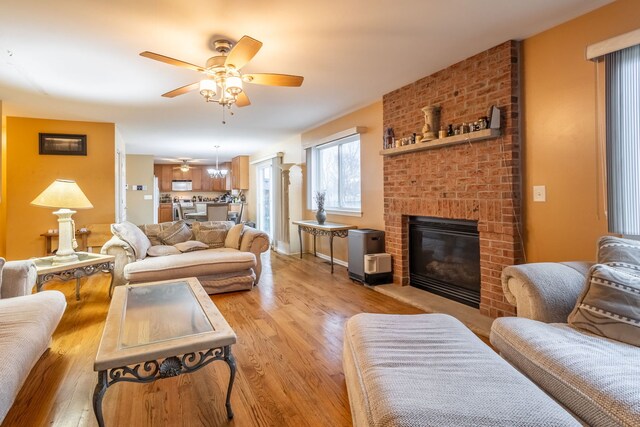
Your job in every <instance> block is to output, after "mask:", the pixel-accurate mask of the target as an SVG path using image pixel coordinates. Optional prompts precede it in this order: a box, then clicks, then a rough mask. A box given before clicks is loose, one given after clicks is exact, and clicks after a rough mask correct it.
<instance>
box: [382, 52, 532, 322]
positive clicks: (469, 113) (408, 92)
mask: <svg viewBox="0 0 640 427" xmlns="http://www.w3.org/2000/svg"><path fill="white" fill-rule="evenodd" d="M518 85H519V45H518V43H517V42H515V41H508V42H505V43H503V44H501V45H499V46H496V47H494V48H491V49H489V50H487V51H485V52H482V53H479V54H477V55H475V56H473V57H471V58H468V59H466V60H464V61H462V62H459V63H457V64H455V65H452V66H451V67H448V68H446V69H444V70H442V71H439V72H437V73H435V74H432V75H431V76H428V77H425V78H422V79H420V80H418V81H416V82H414V83H412V84H409V85H407V86H404V87H402V88H400V89H397V90H395V91H393V92H390V93H388V94H386V95H385V96H384V98H383V114H384V127H385V128H387V127H392V128H393V129H394V132H395V135H396V137H404V136H409V135H411V134H412V133H414V132H417V133H420V132H421V129H422V126H423V125H424V116H423V114H422V111H421V108H422V107H424V106H426V105H439V106H441V107H442V113H441V116H442V117H441V123H442V124H449V123H453V124H459V123H461V122H472V121H475V120H477V119H478V117H481V116H485V115H486V114H487V109H488V107H489V106H491V105H497V106H498V107H499V108H500V110H501V112H502V123H501V131H502V136H501V137H499V138H497V139H489V140H484V141H478V142H473V143H470V144H461V145H455V146H449V147H442V148H438V149H434V150H427V151H419V152H412V153H407V154H402V155H398V156H391V157H385V158H384V210H385V229H386V249H387V252H389V253H391V254H392V255H393V258H394V266H393V267H394V283H396V284H399V285H407V284H408V283H409V262H408V225H407V219H408V217H409V216H412V215H421V216H433V217H439V218H454V219H467V220H475V221H478V231H479V232H480V266H481V275H482V276H481V291H480V293H481V301H480V312H481V313H482V314H486V315H489V316H491V317H499V316H505V315H513V314H515V307H513V306H511V305H510V304H508V303H507V302H506V301H505V299H504V295H503V292H502V287H501V285H500V273H501V271H502V269H503V268H504V267H505V266H508V265H512V264H516V263H518V262H520V261H521V260H522V247H521V239H520V237H519V233H518V223H519V221H520V210H521V209H520V139H519V129H518V117H519V111H518V98H519V96H520V92H519V87H518Z"/></svg>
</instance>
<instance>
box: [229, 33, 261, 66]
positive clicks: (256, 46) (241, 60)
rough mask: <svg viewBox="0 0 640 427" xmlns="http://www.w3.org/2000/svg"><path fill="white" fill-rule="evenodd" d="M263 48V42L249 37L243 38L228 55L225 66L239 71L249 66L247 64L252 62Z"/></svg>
mask: <svg viewBox="0 0 640 427" xmlns="http://www.w3.org/2000/svg"><path fill="white" fill-rule="evenodd" d="M261 47H262V42H261V41H258V40H256V39H254V38H251V37H249V36H242V38H241V39H240V41H238V43H236V45H235V46H234V47H233V49H231V51H230V52H229V54H228V55H227V59H226V61H225V62H224V65H226V66H233V67H234V68H235V69H236V70H239V69H240V68H242V67H244V66H245V65H247V62H249V61H251V58H253V57H254V56H256V53H258V51H259V50H260V48H261Z"/></svg>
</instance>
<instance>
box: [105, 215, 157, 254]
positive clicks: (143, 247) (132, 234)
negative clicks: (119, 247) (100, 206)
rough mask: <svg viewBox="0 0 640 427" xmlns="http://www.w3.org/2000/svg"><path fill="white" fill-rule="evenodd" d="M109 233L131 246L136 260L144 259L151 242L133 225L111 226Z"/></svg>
mask: <svg viewBox="0 0 640 427" xmlns="http://www.w3.org/2000/svg"><path fill="white" fill-rule="evenodd" d="M111 232H112V233H113V234H114V236H116V237H117V238H119V239H120V240H123V241H124V242H126V243H127V244H128V245H129V246H131V249H133V254H134V255H135V257H136V259H144V257H145V256H147V250H148V249H149V248H150V247H151V242H150V241H149V239H148V238H147V236H146V235H145V234H144V233H143V232H142V230H140V229H139V228H138V227H137V226H136V225H135V224H132V223H130V222H129V221H124V222H121V223H120V224H111Z"/></svg>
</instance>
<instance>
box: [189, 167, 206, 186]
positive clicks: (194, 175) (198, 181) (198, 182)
mask: <svg viewBox="0 0 640 427" xmlns="http://www.w3.org/2000/svg"><path fill="white" fill-rule="evenodd" d="M203 170H205V172H206V169H204V167H203V166H192V167H191V169H190V170H189V172H191V186H192V188H193V191H206V190H205V189H204V188H202V171H203Z"/></svg>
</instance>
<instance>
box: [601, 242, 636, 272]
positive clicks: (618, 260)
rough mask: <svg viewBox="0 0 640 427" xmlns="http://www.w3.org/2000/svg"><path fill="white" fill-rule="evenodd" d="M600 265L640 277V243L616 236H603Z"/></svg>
mask: <svg viewBox="0 0 640 427" xmlns="http://www.w3.org/2000/svg"><path fill="white" fill-rule="evenodd" d="M597 259H598V264H605V265H608V266H609V267H615V268H621V269H623V270H625V271H626V272H627V273H631V274H638V275H640V242H639V241H637V240H629V239H622V238H620V237H615V236H603V237H601V238H600V241H599V242H598V258H597Z"/></svg>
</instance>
